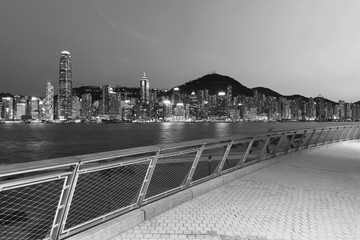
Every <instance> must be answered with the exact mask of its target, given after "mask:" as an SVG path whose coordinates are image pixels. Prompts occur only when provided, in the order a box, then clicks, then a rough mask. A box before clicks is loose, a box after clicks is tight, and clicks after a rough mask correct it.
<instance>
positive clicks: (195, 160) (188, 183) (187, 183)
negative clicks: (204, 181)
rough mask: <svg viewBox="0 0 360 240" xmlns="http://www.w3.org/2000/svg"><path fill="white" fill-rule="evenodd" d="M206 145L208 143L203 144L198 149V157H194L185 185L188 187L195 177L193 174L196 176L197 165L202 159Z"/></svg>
mask: <svg viewBox="0 0 360 240" xmlns="http://www.w3.org/2000/svg"><path fill="white" fill-rule="evenodd" d="M205 145H206V144H203V145H202V146H201V147H200V148H199V149H198V151H197V153H196V157H195V159H194V162H193V165H192V166H191V169H190V171H189V174H188V177H187V179H186V183H185V186H186V187H189V186H190V183H191V180H192V178H193V176H194V173H195V170H196V167H197V165H198V163H199V160H200V157H201V154H202V152H203V150H204V148H205Z"/></svg>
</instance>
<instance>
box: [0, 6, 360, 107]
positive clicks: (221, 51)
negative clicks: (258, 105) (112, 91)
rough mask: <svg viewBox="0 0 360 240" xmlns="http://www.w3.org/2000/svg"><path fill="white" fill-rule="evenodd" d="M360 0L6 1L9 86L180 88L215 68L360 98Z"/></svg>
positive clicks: (0, 11)
mask: <svg viewBox="0 0 360 240" xmlns="http://www.w3.org/2000/svg"><path fill="white" fill-rule="evenodd" d="M359 13H360V1H357V0H354V1H352V0H324V1H323V0H316V1H313V0H297V1H294V0H271V1H270V0H221V1H220V0H121V1H119V0H101V1H98V0H71V1H70V0H61V1H58V0H15V1H14V0H1V1H0V31H1V35H0V54H1V57H0V71H1V75H0V92H10V93H12V94H22V95H30V96H44V95H45V88H46V82H47V81H49V80H50V81H51V82H52V84H53V85H54V87H55V88H56V89H57V87H58V79H59V59H60V53H61V51H63V50H68V51H69V52H70V53H71V58H72V67H73V87H79V86H82V85H84V86H85V85H95V86H103V85H106V84H109V85H111V86H117V85H120V86H127V87H138V86H139V81H140V78H141V77H142V76H143V73H144V72H146V76H147V78H148V79H149V82H150V87H151V88H172V87H174V86H176V85H181V84H183V83H186V82H188V81H191V80H195V79H197V78H200V77H201V76H203V75H205V74H208V73H212V72H216V73H218V74H222V75H227V76H230V77H232V78H234V79H236V80H237V81H239V82H240V83H241V84H243V85H245V86H247V87H249V88H253V87H260V86H261V87H267V88H270V89H272V90H274V91H277V92H278V93H280V94H284V95H292V94H301V95H304V96H306V97H316V96H319V94H321V95H322V96H324V97H325V98H328V99H330V100H333V101H338V100H345V101H347V102H355V101H358V100H360V93H359V87H360V14H359Z"/></svg>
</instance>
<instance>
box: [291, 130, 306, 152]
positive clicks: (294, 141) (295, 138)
mask: <svg viewBox="0 0 360 240" xmlns="http://www.w3.org/2000/svg"><path fill="white" fill-rule="evenodd" d="M303 135H304V133H303V132H302V133H294V134H293V135H289V136H288V140H289V146H288V147H289V151H291V150H296V149H297V148H298V147H299V146H300V145H301V144H302V143H303V141H304V140H303ZM290 141H291V142H290Z"/></svg>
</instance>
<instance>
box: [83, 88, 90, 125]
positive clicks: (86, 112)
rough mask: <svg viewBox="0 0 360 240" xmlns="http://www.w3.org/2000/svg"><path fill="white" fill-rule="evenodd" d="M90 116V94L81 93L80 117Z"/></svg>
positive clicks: (87, 117)
mask: <svg viewBox="0 0 360 240" xmlns="http://www.w3.org/2000/svg"><path fill="white" fill-rule="evenodd" d="M91 117H92V96H91V94H90V93H84V94H82V95H81V118H82V119H88V120H89V119H91Z"/></svg>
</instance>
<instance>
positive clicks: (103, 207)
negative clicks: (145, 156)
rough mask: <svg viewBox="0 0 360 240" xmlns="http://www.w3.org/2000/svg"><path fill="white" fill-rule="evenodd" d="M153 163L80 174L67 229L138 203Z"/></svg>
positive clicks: (145, 162) (147, 162) (146, 162)
mask: <svg viewBox="0 0 360 240" xmlns="http://www.w3.org/2000/svg"><path fill="white" fill-rule="evenodd" d="M149 162H150V161H148V160H147V161H144V162H140V163H136V164H131V165H125V166H118V167H112V168H109V169H102V170H97V171H96V170H95V171H92V172H87V173H86V172H83V173H80V174H79V177H78V180H77V184H76V188H75V192H74V196H73V198H72V202H71V207H70V210H69V214H68V217H67V221H66V225H65V229H66V230H68V229H70V228H73V227H75V226H78V225H80V224H83V223H85V222H88V221H92V220H94V219H96V218H99V217H101V216H104V215H106V214H109V213H112V212H114V211H116V210H120V209H124V208H126V207H129V206H131V205H133V204H135V203H136V201H137V198H138V196H139V192H140V189H141V186H142V183H143V181H144V179H145V175H146V172H147V169H148V166H149Z"/></svg>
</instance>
